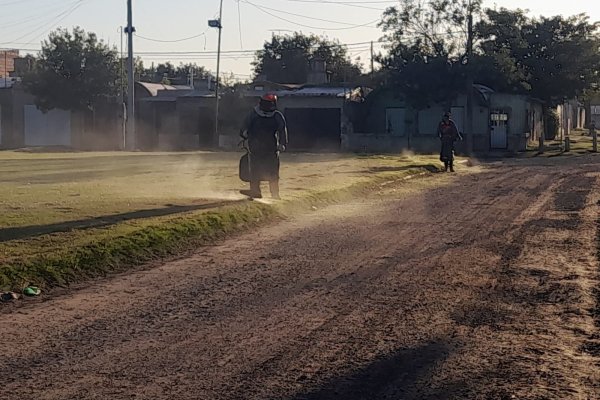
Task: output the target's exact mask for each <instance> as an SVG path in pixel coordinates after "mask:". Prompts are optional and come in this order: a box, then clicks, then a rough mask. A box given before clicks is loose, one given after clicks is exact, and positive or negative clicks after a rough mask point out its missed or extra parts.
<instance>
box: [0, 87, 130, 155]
mask: <svg viewBox="0 0 600 400" xmlns="http://www.w3.org/2000/svg"><path fill="white" fill-rule="evenodd" d="M120 115H122V110H121V106H120V105H119V103H118V101H117V100H116V99H104V100H103V101H101V102H99V103H98V104H97V105H96V107H95V108H94V110H93V111H92V110H85V111H78V112H74V111H69V110H60V109H54V110H49V111H47V112H44V111H42V110H40V109H38V107H37V106H36V104H35V97H34V96H33V95H31V94H29V93H27V92H26V91H25V89H24V88H23V85H22V84H21V81H20V79H19V78H10V81H9V84H8V85H5V86H2V85H0V148H2V149H14V148H22V147H69V148H76V149H81V150H117V149H119V148H120V145H121V143H122V141H123V139H122V129H121V126H122V120H121V119H120Z"/></svg>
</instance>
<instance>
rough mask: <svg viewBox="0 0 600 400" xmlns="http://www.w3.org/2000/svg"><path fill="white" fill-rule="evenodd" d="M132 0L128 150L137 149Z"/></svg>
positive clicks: (129, 10)
mask: <svg viewBox="0 0 600 400" xmlns="http://www.w3.org/2000/svg"><path fill="white" fill-rule="evenodd" d="M131 3H132V0H127V28H126V29H127V30H126V32H127V40H128V42H127V47H128V49H127V64H128V69H129V70H128V71H127V135H126V139H125V142H126V144H127V146H126V148H127V150H130V151H132V150H135V146H136V140H135V60H134V59H133V33H134V32H135V28H134V27H133V7H132V4H131Z"/></svg>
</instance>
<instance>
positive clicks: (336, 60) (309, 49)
mask: <svg viewBox="0 0 600 400" xmlns="http://www.w3.org/2000/svg"><path fill="white" fill-rule="evenodd" d="M316 58H321V59H323V60H325V62H326V63H327V69H328V71H329V72H330V74H331V81H332V82H344V81H346V82H349V81H353V80H355V79H356V78H358V77H359V76H360V75H361V68H360V66H359V65H357V64H356V63H353V62H352V60H351V59H350V57H349V56H348V49H347V48H346V47H345V46H344V45H342V44H340V43H339V42H338V41H335V40H330V39H327V38H324V37H319V36H315V35H304V34H302V33H298V32H296V33H294V34H293V35H275V36H273V37H272V38H271V41H270V42H265V44H264V46H263V49H262V50H260V51H259V52H258V53H257V54H256V59H255V61H254V62H253V66H254V73H255V74H256V76H259V75H263V74H264V75H266V76H267V79H268V80H270V81H272V82H276V83H296V84H300V83H305V82H306V81H307V79H308V74H309V71H310V68H309V66H310V61H311V60H312V59H316Z"/></svg>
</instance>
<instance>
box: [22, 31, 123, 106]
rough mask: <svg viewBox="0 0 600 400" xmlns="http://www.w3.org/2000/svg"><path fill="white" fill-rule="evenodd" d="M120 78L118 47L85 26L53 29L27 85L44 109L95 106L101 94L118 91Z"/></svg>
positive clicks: (27, 80) (25, 82)
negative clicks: (70, 29)
mask: <svg viewBox="0 0 600 400" xmlns="http://www.w3.org/2000/svg"><path fill="white" fill-rule="evenodd" d="M118 81H119V61H118V56H117V52H116V50H115V49H111V48H110V47H109V46H107V45H106V44H104V43H103V42H102V41H101V40H98V38H97V37H96V35H95V34H94V33H86V32H85V31H84V30H82V29H81V28H74V29H73V31H68V30H66V29H59V30H57V31H54V32H52V33H51V34H50V36H49V38H48V39H47V40H46V41H44V42H43V43H42V50H41V51H40V54H39V57H38V58H37V60H36V62H35V63H34V68H33V70H32V71H31V72H30V73H28V74H26V75H25V77H24V84H25V87H26V88H27V90H28V91H29V92H30V93H31V94H33V95H35V96H36V101H37V105H38V106H39V107H40V108H41V109H44V110H50V109H53V108H60V109H64V110H77V109H86V108H88V109H89V108H93V106H94V103H96V101H97V100H98V99H99V98H102V97H106V96H112V95H115V94H117V92H118Z"/></svg>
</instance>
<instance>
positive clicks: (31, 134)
mask: <svg viewBox="0 0 600 400" xmlns="http://www.w3.org/2000/svg"><path fill="white" fill-rule="evenodd" d="M24 125H25V146H71V144H72V143H71V112H69V111H64V110H51V111H49V112H47V113H43V112H42V111H40V110H39V109H38V108H37V107H36V106H35V105H26V106H24Z"/></svg>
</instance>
